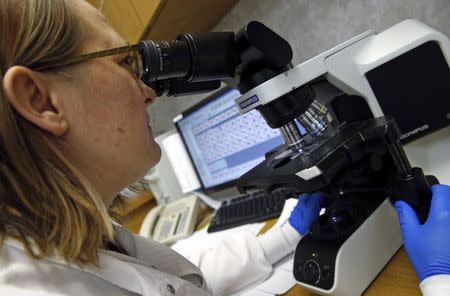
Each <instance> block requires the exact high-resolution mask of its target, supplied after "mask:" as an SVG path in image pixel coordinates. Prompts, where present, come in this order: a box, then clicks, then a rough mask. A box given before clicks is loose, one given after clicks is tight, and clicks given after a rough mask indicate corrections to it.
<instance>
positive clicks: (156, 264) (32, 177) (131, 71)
mask: <svg viewBox="0 0 450 296" xmlns="http://www.w3.org/2000/svg"><path fill="white" fill-rule="evenodd" d="M0 22H1V23H0V38H1V42H0V44H1V45H0V47H1V50H0V71H1V76H2V86H3V87H2V92H1V95H0V106H1V107H0V116H1V118H2V124H1V127H0V137H1V141H0V145H1V155H2V162H1V163H0V168H1V181H2V183H1V187H0V188H1V197H0V198H1V199H0V233H1V237H2V246H1V249H0V285H1V286H0V291H1V292H0V294H1V295H10V294H14V295H16V294H18V293H19V294H20V293H24V294H30V293H32V294H39V295H41V294H42V295H56V294H58V295H60V294H63V295H136V294H139V295H173V294H178V295H210V292H213V294H214V295H229V294H231V293H232V292H235V291H237V290H239V289H241V288H243V287H245V286H246V285H248V284H251V283H255V282H257V281H259V280H262V279H263V278H265V277H266V276H268V275H269V274H270V272H271V270H272V264H273V263H274V262H276V261H277V260H279V259H280V258H281V257H284V256H285V255H287V254H288V253H290V252H292V251H293V249H294V247H295V246H296V244H297V242H298V240H299V239H300V233H301V234H303V235H304V234H305V233H306V231H307V230H308V228H309V224H310V223H311V221H312V220H313V219H314V218H315V217H316V216H317V214H318V212H319V208H320V207H319V206H320V203H321V197H320V196H318V195H316V196H314V195H313V196H311V197H305V198H302V199H301V201H302V204H299V206H298V207H297V209H296V210H295V211H294V212H295V215H292V217H291V222H290V223H285V225H283V226H282V227H279V228H274V229H273V230H272V231H269V232H268V233H267V234H265V235H263V236H261V237H258V238H256V237H255V236H252V235H249V234H243V235H242V236H241V237H238V238H233V239H231V241H229V242H228V244H224V245H223V246H222V247H219V248H217V249H215V250H205V251H204V252H203V253H202V254H201V258H200V257H199V258H198V259H199V262H198V265H199V266H200V268H201V269H202V271H203V273H204V274H205V275H206V276H205V277H206V280H205V278H204V277H203V275H202V272H201V271H200V270H199V269H198V268H197V267H195V266H194V265H193V264H191V263H189V261H187V260H186V259H184V258H183V257H181V256H180V255H178V254H177V253H175V252H174V251H172V250H171V249H169V248H166V247H164V246H161V245H159V244H157V243H155V242H150V241H148V240H146V239H144V238H141V237H137V236H133V235H131V234H130V233H128V232H127V231H126V230H124V229H123V228H121V227H120V226H118V225H113V224H112V223H111V222H110V217H109V215H108V211H107V209H108V208H109V207H110V205H111V203H112V202H113V200H114V199H115V197H116V196H117V194H118V193H119V192H120V191H121V190H122V189H123V188H124V187H125V186H127V185H129V184H132V183H134V182H135V181H136V180H138V179H140V178H141V177H142V176H143V175H144V174H145V173H146V172H147V171H148V170H149V168H150V167H152V166H153V165H155V164H156V163H157V162H158V160H159V158H160V154H161V151H160V148H159V146H158V145H157V144H156V142H155V141H154V139H153V135H152V131H151V128H150V127H149V126H148V117H147V113H146V107H148V106H149V105H150V104H151V103H152V102H153V100H154V99H155V93H154V92H153V90H152V89H150V88H148V87H147V86H146V85H144V84H143V83H142V82H141V81H140V80H139V79H137V78H138V77H137V75H138V73H137V72H136V69H135V68H134V67H133V65H132V63H131V60H132V58H133V56H132V55H131V56H130V51H126V50H125V51H123V50H122V51H120V50H119V51H114V52H109V54H108V55H107V56H105V57H102V58H91V59H88V60H85V61H83V62H77V63H71V65H67V61H69V60H72V61H73V58H74V57H77V56H80V55H83V54H86V53H91V52H98V51H102V50H106V49H110V48H117V47H124V46H125V49H126V48H127V47H126V42H125V41H124V40H123V39H122V38H121V37H120V36H119V35H118V34H117V33H116V32H115V31H114V30H112V29H111V28H110V27H109V26H108V25H107V23H106V21H105V18H104V17H103V16H102V15H101V14H100V13H99V12H98V11H97V10H95V9H94V8H93V7H91V6H90V5H89V4H87V3H86V2H84V1H82V0H73V1H62V0H27V1H25V0H24V1H16V0H2V1H1V2H0ZM65 62H66V65H65V66H64V67H62V66H61V64H64V63H65ZM55 65H59V66H58V67H55ZM297 216H303V217H300V218H295V217H297ZM291 224H293V225H294V226H295V228H294V227H292V226H291ZM295 229H298V231H297V230H295ZM200 261H201V262H200ZM211 262H213V263H211ZM230 262H231V263H230ZM207 284H208V285H207ZM207 287H208V288H209V291H208V288H207Z"/></svg>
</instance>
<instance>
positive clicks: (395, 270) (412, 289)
mask: <svg viewBox="0 0 450 296" xmlns="http://www.w3.org/2000/svg"><path fill="white" fill-rule="evenodd" d="M275 222H276V219H272V220H269V221H267V222H266V225H264V228H263V229H262V230H261V233H264V232H265V231H267V230H268V229H270V227H272V226H273V225H274V224H275ZM284 295H285V296H316V295H318V294H315V293H312V292H310V291H308V290H306V289H305V288H303V287H301V286H299V285H295V286H294V287H293V288H292V289H291V290H289V291H288V292H287V293H286V294H284ZM363 295H364V296H385V295H386V296H387V295H396V296H402V295H405V296H406V295H407V296H420V295H422V294H421V292H420V289H419V280H418V278H417V276H416V273H415V271H414V269H413V267H412V265H411V262H410V261H409V258H408V255H407V254H406V252H405V249H404V248H403V247H401V248H400V250H398V252H397V253H396V254H395V255H394V257H392V258H391V260H390V261H389V262H388V264H387V265H386V266H385V267H384V269H383V270H382V271H381V272H380V274H378V276H377V277H376V278H375V280H374V281H373V282H372V284H371V285H370V286H369V287H368V288H367V290H366V291H365V292H364V293H363Z"/></svg>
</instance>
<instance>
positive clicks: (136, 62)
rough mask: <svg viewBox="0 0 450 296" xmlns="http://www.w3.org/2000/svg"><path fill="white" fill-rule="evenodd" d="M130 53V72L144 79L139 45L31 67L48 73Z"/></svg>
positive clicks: (128, 58)
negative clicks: (93, 60)
mask: <svg viewBox="0 0 450 296" xmlns="http://www.w3.org/2000/svg"><path fill="white" fill-rule="evenodd" d="M124 53H129V55H128V57H127V58H126V62H127V64H128V65H129V66H130V71H131V73H132V74H133V76H134V77H135V78H136V79H138V80H139V79H141V78H142V72H143V70H142V56H141V54H140V51H139V44H134V45H127V46H122V47H117V48H111V49H107V50H102V51H97V52H92V53H87V54H83V55H80V56H77V57H73V58H69V59H67V60H65V61H64V62H61V63H55V64H44V65H40V66H36V67H31V68H32V69H33V70H35V71H47V70H54V69H58V68H62V67H66V66H71V65H75V64H79V63H83V62H86V61H89V60H92V59H97V58H102V57H107V56H114V55H119V54H124Z"/></svg>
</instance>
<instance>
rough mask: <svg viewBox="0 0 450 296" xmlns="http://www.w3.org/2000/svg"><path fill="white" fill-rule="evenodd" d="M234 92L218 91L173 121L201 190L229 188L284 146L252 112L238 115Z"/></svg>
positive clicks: (273, 131) (260, 117)
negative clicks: (270, 152)
mask: <svg viewBox="0 0 450 296" xmlns="http://www.w3.org/2000/svg"><path fill="white" fill-rule="evenodd" d="M239 96H240V94H239V92H238V91H237V90H235V89H230V88H228V89H225V90H221V91H219V92H217V93H215V94H213V95H212V96H210V97H208V98H207V99H205V100H204V101H202V102H200V103H199V104H198V105H196V106H194V107H192V108H191V109H189V110H187V111H186V112H184V113H183V114H180V115H178V116H177V117H175V118H174V122H175V124H176V126H177V129H178V131H179V133H180V134H181V137H182V139H183V141H184V143H185V145H186V148H187V150H188V152H189V155H190V157H191V160H192V163H193V165H194V168H195V170H196V171H197V174H198V176H199V179H200V181H201V183H202V186H203V189H205V190H217V189H220V188H224V187H226V186H228V185H233V183H235V182H236V181H237V179H239V177H240V176H242V175H243V174H244V173H246V172H247V171H249V170H250V169H252V168H253V167H255V166H256V165H257V164H259V163H260V162H262V161H263V160H264V158H265V157H264V155H265V153H266V152H268V151H270V150H271V149H273V148H275V147H277V146H279V145H281V144H283V143H284V141H283V138H282V136H281V133H280V132H279V130H278V129H272V128H271V127H269V126H268V125H267V123H266V122H265V120H264V119H263V117H262V116H261V115H260V113H259V112H258V111H256V110H252V111H250V112H248V113H246V114H243V115H241V114H240V113H239V111H238V109H237V107H236V106H235V103H234V101H235V99H237V98H238V97H239Z"/></svg>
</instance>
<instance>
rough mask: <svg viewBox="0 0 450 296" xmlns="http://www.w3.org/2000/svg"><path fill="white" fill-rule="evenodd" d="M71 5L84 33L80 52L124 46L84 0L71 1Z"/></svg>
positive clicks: (99, 14) (105, 21) (103, 19)
mask: <svg viewBox="0 0 450 296" xmlns="http://www.w3.org/2000/svg"><path fill="white" fill-rule="evenodd" d="M72 3H74V6H73V7H74V9H75V11H76V14H77V15H78V17H79V18H80V20H81V23H82V26H83V27H84V28H83V29H84V31H85V41H84V42H83V43H84V44H83V45H82V51H84V52H92V51H99V50H104V49H108V48H114V47H120V46H124V45H126V42H125V40H124V39H123V38H122V37H121V36H120V35H119V34H118V33H117V32H116V31H115V30H114V29H112V28H111V26H110V25H109V24H108V23H107V20H106V18H105V17H104V15H103V14H102V13H101V12H100V11H98V10H97V9H95V8H94V7H93V6H92V5H90V4H89V3H87V2H85V1H84V0H73V1H72Z"/></svg>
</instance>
